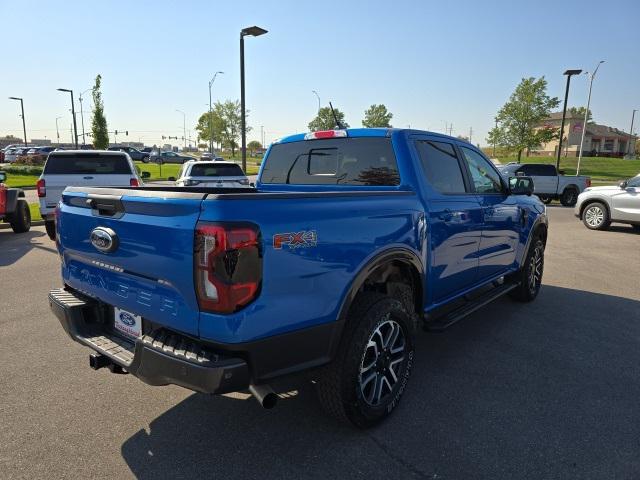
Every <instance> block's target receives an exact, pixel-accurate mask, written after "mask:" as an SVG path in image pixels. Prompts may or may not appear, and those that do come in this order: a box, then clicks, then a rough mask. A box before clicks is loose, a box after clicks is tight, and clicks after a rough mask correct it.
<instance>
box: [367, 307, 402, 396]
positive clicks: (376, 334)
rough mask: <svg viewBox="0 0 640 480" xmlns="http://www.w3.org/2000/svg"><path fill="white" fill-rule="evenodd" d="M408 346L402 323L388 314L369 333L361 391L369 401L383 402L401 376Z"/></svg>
mask: <svg viewBox="0 0 640 480" xmlns="http://www.w3.org/2000/svg"><path fill="white" fill-rule="evenodd" d="M405 349H406V341H405V336H404V332H403V330H402V327H401V326H400V324H399V323H398V322H396V321H395V320H393V319H391V315H390V314H389V315H387V317H386V318H385V319H384V320H383V321H382V322H381V323H380V324H379V325H378V326H377V327H376V329H375V330H374V331H373V333H372V334H371V336H370V337H369V341H368V343H367V345H366V347H365V351H364V354H363V356H362V361H361V363H360V375H359V386H360V393H361V394H362V398H363V399H364V401H365V402H367V403H368V404H369V405H372V406H377V405H380V404H381V403H382V402H383V401H384V399H385V397H386V396H387V395H389V394H390V393H391V392H392V390H393V387H394V385H395V384H396V383H398V381H399V380H400V378H401V377H402V369H403V368H405V367H404V360H405Z"/></svg>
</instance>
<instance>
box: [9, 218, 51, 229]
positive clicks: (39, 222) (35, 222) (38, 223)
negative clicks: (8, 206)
mask: <svg viewBox="0 0 640 480" xmlns="http://www.w3.org/2000/svg"><path fill="white" fill-rule="evenodd" d="M42 225H44V220H32V221H31V226H32V227H41V226H42ZM8 228H11V225H9V224H8V223H5V222H2V223H0V230H7V229H8Z"/></svg>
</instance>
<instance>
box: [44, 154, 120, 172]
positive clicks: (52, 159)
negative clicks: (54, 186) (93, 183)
mask: <svg viewBox="0 0 640 480" xmlns="http://www.w3.org/2000/svg"><path fill="white" fill-rule="evenodd" d="M44 173H45V174H49V175H50V174H60V175H64V174H67V175H74V174H75V175H87V174H91V175H131V167H130V166H129V162H127V158H126V157H125V156H124V155H99V154H95V153H92V154H77V153H76V154H70V155H65V154H62V155H55V154H53V155H49V159H48V160H47V164H46V165H45V167H44Z"/></svg>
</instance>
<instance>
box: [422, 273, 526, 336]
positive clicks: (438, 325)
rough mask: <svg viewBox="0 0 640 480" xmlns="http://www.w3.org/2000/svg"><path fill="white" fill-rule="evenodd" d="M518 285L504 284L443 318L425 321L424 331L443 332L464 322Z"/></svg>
mask: <svg viewBox="0 0 640 480" xmlns="http://www.w3.org/2000/svg"><path fill="white" fill-rule="evenodd" d="M518 285H519V283H504V284H502V285H500V286H498V287H496V288H494V289H492V290H490V291H488V292H487V293H486V294H484V295H481V296H480V297H478V298H476V299H474V300H469V301H467V303H465V304H463V305H461V306H460V307H458V308H456V309H455V310H452V311H450V312H448V313H446V314H444V315H442V316H441V317H435V318H434V319H433V320H427V321H425V324H424V329H425V330H427V331H429V332H442V331H443V330H446V329H447V328H449V327H450V326H451V325H453V324H454V323H457V322H459V321H460V320H462V319H463V318H464V317H466V316H467V315H471V314H472V313H473V312H475V311H476V310H478V309H479V308H482V307H484V306H485V305H486V304H488V303H491V302H493V301H494V300H495V299H497V298H498V297H501V296H502V295H504V294H506V293H509V292H510V291H511V290H513V289H514V288H516V287H518Z"/></svg>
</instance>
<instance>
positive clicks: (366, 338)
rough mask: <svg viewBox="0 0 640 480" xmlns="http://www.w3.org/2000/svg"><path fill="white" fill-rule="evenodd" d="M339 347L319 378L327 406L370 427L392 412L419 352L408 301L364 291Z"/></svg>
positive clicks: (322, 399)
mask: <svg viewBox="0 0 640 480" xmlns="http://www.w3.org/2000/svg"><path fill="white" fill-rule="evenodd" d="M346 321H347V324H346V326H345V329H344V332H343V335H342V338H341V340H340V345H339V347H338V352H337V354H336V357H335V358H334V360H333V361H332V362H331V363H330V364H329V365H327V366H326V367H324V369H323V370H322V371H321V373H320V376H319V378H318V379H317V382H316V387H317V391H318V398H319V400H320V403H321V404H322V406H323V408H324V409H325V410H326V411H327V412H329V413H330V414H331V415H333V416H334V417H336V418H337V419H339V420H342V421H345V422H350V423H352V424H353V425H355V426H357V427H360V428H368V427H372V426H373V425H376V424H377V423H379V422H381V421H382V420H384V419H385V418H386V417H388V416H389V415H390V414H391V413H392V412H393V410H394V409H395V408H396V407H397V406H398V404H399V402H400V399H401V397H402V394H403V393H404V390H405V387H406V384H407V381H408V379H409V375H410V374H411V368H412V366H413V356H414V341H413V335H414V324H413V320H412V316H411V315H410V314H408V313H407V311H406V309H405V307H404V305H403V304H402V302H400V301H398V300H396V299H394V298H391V297H388V296H386V295H382V294H380V293H373V292H365V293H361V294H360V295H359V296H358V298H357V299H356V300H355V303H354V304H353V305H352V307H351V308H350V310H349V315H348V317H347V320H346Z"/></svg>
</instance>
